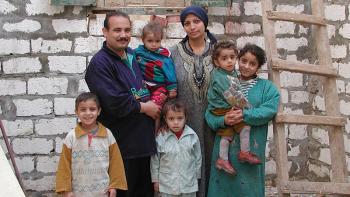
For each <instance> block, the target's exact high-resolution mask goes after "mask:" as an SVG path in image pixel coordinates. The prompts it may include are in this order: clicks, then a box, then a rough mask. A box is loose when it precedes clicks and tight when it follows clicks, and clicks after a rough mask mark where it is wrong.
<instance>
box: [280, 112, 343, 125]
mask: <svg viewBox="0 0 350 197" xmlns="http://www.w3.org/2000/svg"><path fill="white" fill-rule="evenodd" d="M276 123H289V124H305V125H325V126H344V125H345V124H346V119H345V118H343V117H335V116H317V115H294V114H277V115H276Z"/></svg>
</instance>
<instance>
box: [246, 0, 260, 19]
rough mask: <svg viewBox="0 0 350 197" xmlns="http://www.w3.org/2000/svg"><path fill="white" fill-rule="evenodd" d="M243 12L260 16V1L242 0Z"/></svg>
mask: <svg viewBox="0 0 350 197" xmlns="http://www.w3.org/2000/svg"><path fill="white" fill-rule="evenodd" d="M244 14H245V15H247V16H253V15H258V16H261V4H260V2H249V1H248V2H244Z"/></svg>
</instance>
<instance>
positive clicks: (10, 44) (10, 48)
mask: <svg viewBox="0 0 350 197" xmlns="http://www.w3.org/2000/svg"><path fill="white" fill-rule="evenodd" d="M0 46H6V47H0V55H8V54H10V53H13V54H25V53H29V52H30V48H29V40H17V39H0Z"/></svg>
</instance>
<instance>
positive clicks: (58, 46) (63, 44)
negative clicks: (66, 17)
mask: <svg viewBox="0 0 350 197" xmlns="http://www.w3.org/2000/svg"><path fill="white" fill-rule="evenodd" d="M71 48H72V41H70V40H68V39H57V40H43V39H42V38H38V39H36V40H32V51H33V52H34V53H59V52H64V51H71Z"/></svg>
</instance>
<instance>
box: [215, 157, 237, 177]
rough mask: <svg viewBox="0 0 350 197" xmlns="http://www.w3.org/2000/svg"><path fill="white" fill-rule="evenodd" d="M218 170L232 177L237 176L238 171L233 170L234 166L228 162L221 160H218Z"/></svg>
mask: <svg viewBox="0 0 350 197" xmlns="http://www.w3.org/2000/svg"><path fill="white" fill-rule="evenodd" d="M216 168H217V169H219V170H224V171H225V172H227V173H228V174H230V175H232V176H234V175H236V170H235V169H234V168H233V166H232V165H231V164H230V162H229V161H228V160H223V159H221V158H219V159H218V160H216Z"/></svg>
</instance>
